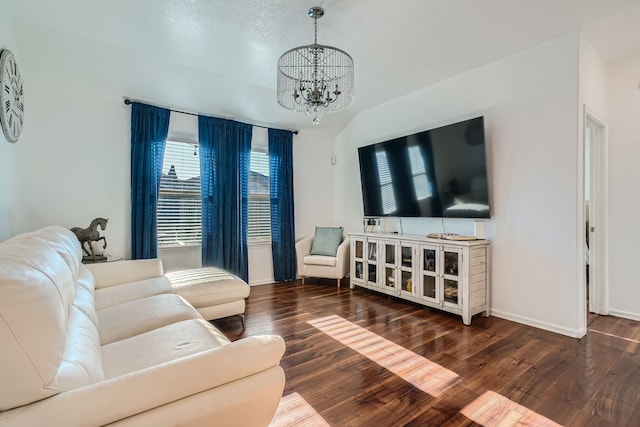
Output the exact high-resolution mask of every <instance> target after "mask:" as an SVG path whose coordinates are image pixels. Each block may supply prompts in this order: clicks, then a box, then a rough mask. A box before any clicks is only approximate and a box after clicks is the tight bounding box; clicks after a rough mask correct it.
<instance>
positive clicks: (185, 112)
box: [124, 97, 300, 135]
mask: <svg viewBox="0 0 640 427" xmlns="http://www.w3.org/2000/svg"><path fill="white" fill-rule="evenodd" d="M132 102H140V103H141V104H147V105H154V104H152V103H150V102H146V101H140V100H137V99H133V100H132V99H130V98H127V97H125V98H124V105H130V104H131V103H132ZM155 106H156V107H160V108H166V109H167V110H169V111H173V112H174V113H180V114H188V115H190V116H200V115H201V114H198V113H193V112H191V111H183V110H176V109H175V108H169V107H163V106H161V105H155ZM220 118H222V119H225V120H235V119H227V118H226V117H220ZM236 121H237V120H236ZM247 124H248V125H251V126H255V127H259V128H263V129H275V128H270V127H269V126H264V125H258V124H254V123H247ZM280 130H288V131H289V132H293V134H294V135H297V134H298V133H300V131H298V130H297V129H296V130H292V129H280Z"/></svg>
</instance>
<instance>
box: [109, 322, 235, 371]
mask: <svg viewBox="0 0 640 427" xmlns="http://www.w3.org/2000/svg"><path fill="white" fill-rule="evenodd" d="M229 342H230V341H229V340H228V339H227V338H226V337H225V336H224V335H223V334H222V333H221V332H220V331H218V330H217V329H216V328H214V327H213V326H212V325H211V324H210V323H208V322H206V321H205V320H202V319H197V320H185V321H182V322H177V323H173V324H171V325H167V326H164V327H162V328H158V329H154V330H152V331H149V332H145V333H143V334H140V335H136V336H134V337H131V338H127V339H124V340H121V341H116V342H113V343H111V344H107V345H105V346H103V347H102V360H103V365H104V372H105V376H106V377H107V379H109V378H114V377H118V376H121V375H126V374H129V373H131V372H135V371H139V370H141V369H146V368H150V367H153V366H156V365H161V364H163V363H167V362H170V361H172V360H175V359H178V358H180V357H184V356H188V355H191V354H195V353H199V352H201V351H205V350H210V349H213V348H217V347H221V346H223V345H225V344H229ZM211 368H212V369H216V368H219V367H215V366H212V367H211Z"/></svg>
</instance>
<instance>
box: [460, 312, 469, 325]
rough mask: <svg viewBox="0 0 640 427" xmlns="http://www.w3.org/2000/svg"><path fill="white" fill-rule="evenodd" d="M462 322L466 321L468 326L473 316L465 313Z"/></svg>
mask: <svg viewBox="0 0 640 427" xmlns="http://www.w3.org/2000/svg"><path fill="white" fill-rule="evenodd" d="M462 323H464V324H465V325H466V326H469V325H470V324H471V316H469V315H468V314H463V315H462Z"/></svg>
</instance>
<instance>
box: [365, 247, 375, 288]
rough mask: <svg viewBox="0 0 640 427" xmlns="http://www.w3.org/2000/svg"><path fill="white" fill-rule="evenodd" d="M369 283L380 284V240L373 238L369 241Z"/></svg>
mask: <svg viewBox="0 0 640 427" xmlns="http://www.w3.org/2000/svg"><path fill="white" fill-rule="evenodd" d="M367 284H368V285H369V286H377V284H378V242H376V241H372V240H368V241H367Z"/></svg>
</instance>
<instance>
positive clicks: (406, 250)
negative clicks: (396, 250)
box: [400, 243, 415, 295]
mask: <svg viewBox="0 0 640 427" xmlns="http://www.w3.org/2000/svg"><path fill="white" fill-rule="evenodd" d="M413 257H414V246H413V245H411V244H406V243H401V244H400V291H401V292H402V293H406V294H410V295H413V294H414V291H415V286H414V283H413V271H414V260H413Z"/></svg>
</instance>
